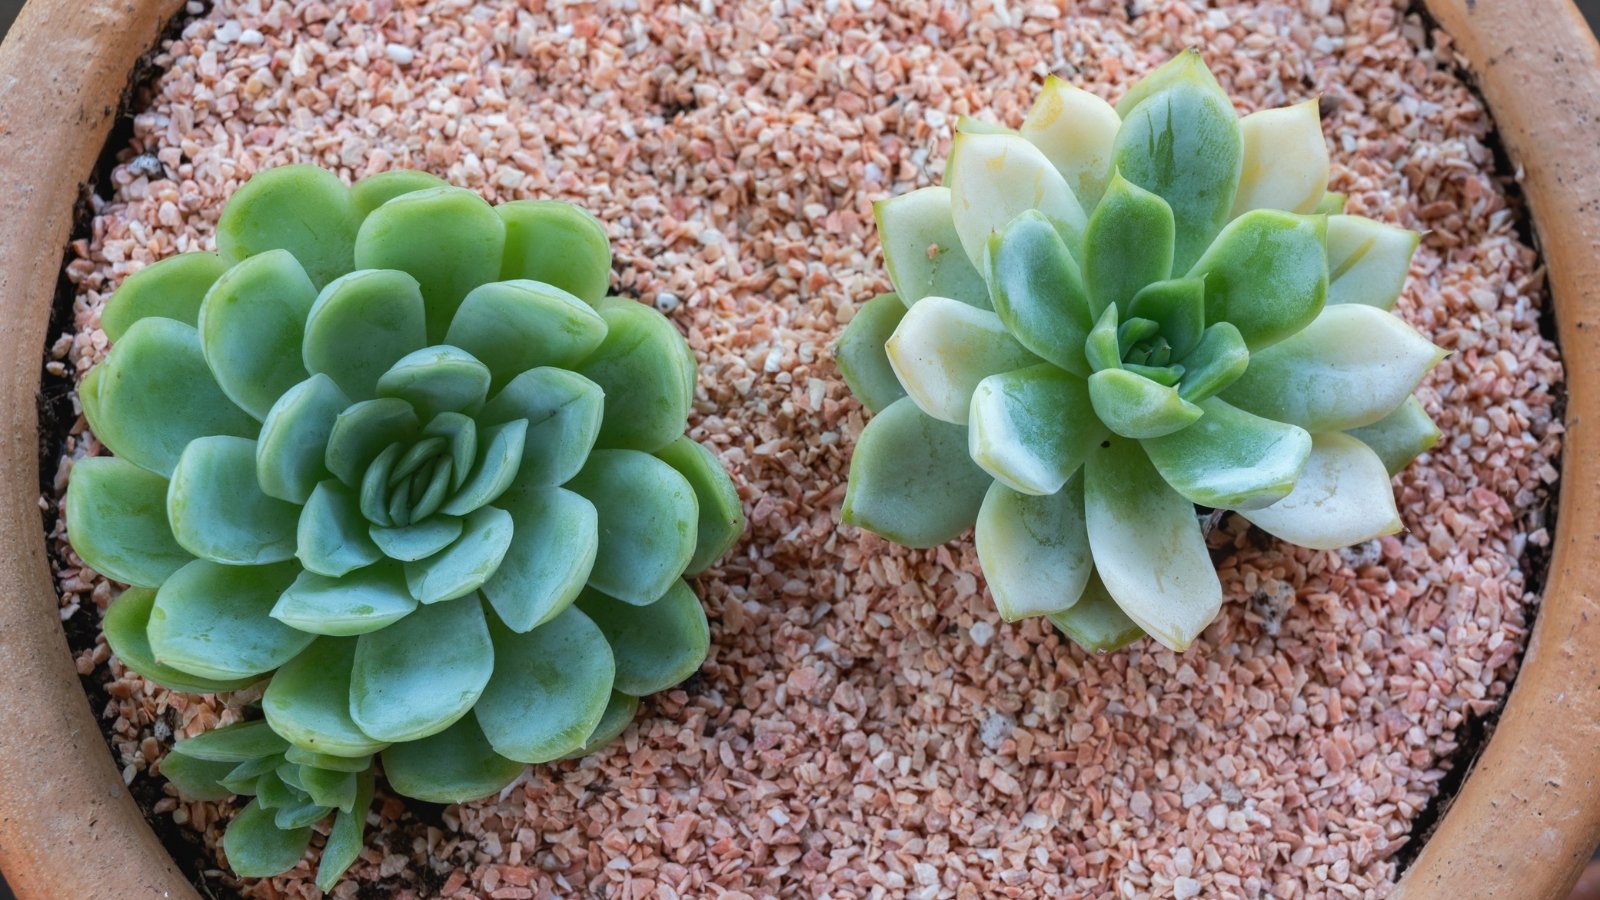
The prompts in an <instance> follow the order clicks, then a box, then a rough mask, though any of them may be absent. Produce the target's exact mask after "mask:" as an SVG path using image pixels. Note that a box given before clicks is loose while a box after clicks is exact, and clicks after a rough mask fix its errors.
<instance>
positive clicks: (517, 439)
mask: <svg viewBox="0 0 1600 900" xmlns="http://www.w3.org/2000/svg"><path fill="white" fill-rule="evenodd" d="M481 437H482V440H483V452H482V453H480V454H479V455H478V461H477V464H476V465H474V466H473V467H472V474H471V475H469V476H468V477H467V480H466V482H465V483H463V484H462V485H461V488H460V490H458V491H456V493H455V495H454V496H452V497H451V498H450V500H449V502H447V503H445V504H444V511H445V512H447V513H449V514H450V515H453V516H464V515H467V514H468V513H470V512H472V511H473V510H475V509H478V508H479V507H482V506H484V505H485V504H488V503H492V502H494V500H495V499H497V498H498V497H499V496H500V495H501V494H503V493H505V492H506V488H508V487H510V486H511V483H512V481H514V480H515V479H516V477H517V472H518V470H519V469H520V467H521V465H522V459H523V451H524V448H525V447H526V445H527V444H526V442H527V437H528V420H527V419H512V420H511V421H509V422H503V423H501V424H499V425H490V426H487V427H485V428H484V431H483V434H482V436H481Z"/></svg>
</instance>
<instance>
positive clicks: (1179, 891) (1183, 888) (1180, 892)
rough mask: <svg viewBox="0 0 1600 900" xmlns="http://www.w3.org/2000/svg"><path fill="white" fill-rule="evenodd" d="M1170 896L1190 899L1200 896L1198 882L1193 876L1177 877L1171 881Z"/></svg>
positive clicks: (1182, 899) (1179, 899)
mask: <svg viewBox="0 0 1600 900" xmlns="http://www.w3.org/2000/svg"><path fill="white" fill-rule="evenodd" d="M1172 896H1174V897H1176V898H1178V900H1192V898H1194V897H1198V896H1200V882H1198V881H1195V880H1194V879H1193V878H1178V879H1174V880H1173V882H1172Z"/></svg>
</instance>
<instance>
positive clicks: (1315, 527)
mask: <svg viewBox="0 0 1600 900" xmlns="http://www.w3.org/2000/svg"><path fill="white" fill-rule="evenodd" d="M1311 442H1312V443H1311V456H1310V458H1309V459H1308V460H1307V461H1306V466H1305V469H1304V470H1303V471H1302V472H1301V473H1300V479H1299V480H1298V481H1296V482H1295V485H1294V490H1292V491H1290V492H1289V496H1287V497H1284V498H1283V499H1282V500H1279V501H1278V502H1277V503H1274V504H1273V505H1271V506H1269V507H1266V508H1265V509H1254V510H1245V511H1242V512H1241V513H1240V515H1242V516H1244V517H1245V518H1246V519H1249V520H1250V521H1251V523H1253V524H1254V525H1256V526H1257V527H1258V528H1260V529H1261V530H1263V531H1265V532H1267V533H1268V534H1271V535H1273V536H1275V537H1278V538H1280V539H1282V540H1285V541H1288V542H1289V543H1291V544H1299V545H1300V546H1302V547H1310V548H1311V549H1313V550H1337V549H1339V548H1340V547H1350V546H1354V545H1355V544H1360V543H1363V542H1365V541H1370V540H1372V539H1373V538H1376V537H1382V536H1383V535H1386V534H1396V533H1398V532H1399V531H1400V530H1401V528H1402V527H1403V526H1402V524H1401V522H1400V513H1399V512H1398V511H1397V510H1396V509H1395V504H1394V487H1393V486H1392V485H1391V484H1390V483H1389V472H1388V470H1387V469H1385V468H1384V465H1383V460H1381V459H1379V458H1378V454H1376V453H1374V452H1372V450H1371V448H1369V447H1368V446H1367V445H1366V444H1363V443H1361V442H1360V441H1359V440H1356V439H1355V438H1353V437H1351V436H1349V435H1347V434H1340V433H1339V432H1336V431H1331V432H1327V433H1325V434H1316V435H1312V437H1311Z"/></svg>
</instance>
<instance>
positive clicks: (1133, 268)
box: [1083, 173, 1176, 317]
mask: <svg viewBox="0 0 1600 900" xmlns="http://www.w3.org/2000/svg"><path fill="white" fill-rule="evenodd" d="M1175 227H1176V226H1175V225H1174V223H1173V219H1172V209H1171V207H1169V206H1167V201H1165V200H1163V199H1161V198H1160V197H1158V196H1156V195H1155V194H1152V193H1151V192H1149V191H1147V190H1145V189H1144V188H1141V187H1139V186H1138V185H1136V184H1134V183H1133V182H1131V181H1129V180H1128V179H1126V178H1123V177H1122V175H1121V174H1120V173H1118V174H1115V175H1113V176H1112V177H1111V183H1110V184H1109V185H1107V187H1106V192H1105V198H1104V199H1103V200H1101V201H1100V205H1099V206H1097V207H1095V210H1094V215H1092V216H1090V217H1089V226H1088V231H1086V232H1085V233H1084V238H1083V243H1084V251H1083V255H1084V261H1083V280H1084V284H1085V286H1086V287H1087V288H1088V291H1089V312H1090V314H1091V315H1094V316H1098V315H1100V313H1101V312H1103V311H1104V310H1105V308H1106V307H1108V306H1116V307H1117V309H1118V311H1120V312H1121V313H1123V314H1124V317H1126V314H1127V313H1128V310H1129V305H1130V304H1131V303H1132V302H1133V297H1134V295H1135V294H1137V293H1139V291H1141V290H1143V289H1144V287H1145V286H1146V285H1149V284H1153V283H1154V282H1157V281H1162V280H1164V279H1166V278H1167V276H1169V275H1171V274H1172V254H1173V240H1174V237H1173V236H1174V233H1175Z"/></svg>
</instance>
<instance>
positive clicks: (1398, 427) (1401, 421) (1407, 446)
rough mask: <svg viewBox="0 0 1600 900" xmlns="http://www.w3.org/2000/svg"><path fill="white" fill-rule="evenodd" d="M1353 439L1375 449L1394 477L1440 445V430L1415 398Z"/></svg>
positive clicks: (1354, 433)
mask: <svg viewBox="0 0 1600 900" xmlns="http://www.w3.org/2000/svg"><path fill="white" fill-rule="evenodd" d="M1350 436H1351V437H1353V438H1355V439H1356V440H1359V441H1360V442H1361V443H1363V444H1366V445H1367V446H1368V447H1371V448H1372V452H1374V453H1376V454H1378V458H1379V459H1381V460H1383V466H1384V468H1386V469H1388V470H1389V475H1390V476H1391V477H1393V476H1395V475H1398V474H1400V470H1401V469H1404V468H1405V467H1406V466H1408V465H1410V464H1411V461H1412V460H1413V459H1416V458H1417V457H1418V456H1420V455H1421V454H1423V453H1425V452H1427V451H1428V450H1431V449H1433V445H1434V444H1437V443H1439V426H1437V425H1435V424H1433V419H1431V418H1429V417H1428V413H1427V411H1426V410H1424V409H1423V408H1422V401H1421V400H1418V399H1417V398H1416V397H1414V396H1412V397H1407V398H1406V400H1405V402H1404V403H1402V404H1400V405H1399V406H1397V407H1395V410H1394V412H1392V413H1389V414H1388V415H1387V416H1384V417H1383V418H1381V419H1379V420H1378V421H1376V422H1373V423H1372V424H1371V425H1364V426H1362V427H1360V428H1353V429H1351V430H1350Z"/></svg>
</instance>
